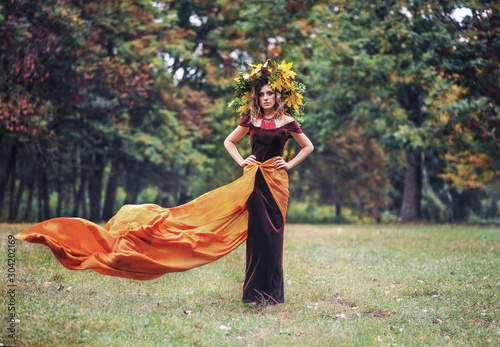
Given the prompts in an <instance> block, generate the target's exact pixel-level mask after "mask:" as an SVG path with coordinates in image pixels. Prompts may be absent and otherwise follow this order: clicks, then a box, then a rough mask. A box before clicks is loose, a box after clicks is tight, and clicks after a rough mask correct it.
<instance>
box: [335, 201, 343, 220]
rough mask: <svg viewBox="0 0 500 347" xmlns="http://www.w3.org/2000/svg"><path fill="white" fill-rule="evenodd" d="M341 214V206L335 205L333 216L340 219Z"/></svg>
mask: <svg viewBox="0 0 500 347" xmlns="http://www.w3.org/2000/svg"><path fill="white" fill-rule="evenodd" d="M341 214H342V205H341V204H340V203H339V202H337V203H335V215H336V216H337V217H340V215H341Z"/></svg>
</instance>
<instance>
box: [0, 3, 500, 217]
mask: <svg viewBox="0 0 500 347" xmlns="http://www.w3.org/2000/svg"><path fill="white" fill-rule="evenodd" d="M499 32H500V3H498V2H496V1H445V0H438V1H432V2H428V1H419V0H413V1H403V0H401V1H399V0H394V1H358V0H354V1H349V2H345V1H333V0H331V1H321V0H287V1H286V0H274V1H248V0H246V1H242V0H232V1H229V0H214V1H208V0H197V1H196V0H191V1H187V0H181V1H149V0H122V1H115V0H100V1H92V0H86V1H83V0H25V1H21V0H10V1H4V2H2V4H0V65H1V69H0V221H8V222H20V221H27V222H33V221H41V220H45V219H48V218H52V217H56V216H80V217H84V218H87V219H91V220H94V221H102V220H107V219H109V218H110V217H111V216H112V215H113V214H114V213H115V212H116V211H117V210H118V208H119V207H120V206H122V205H123V204H130V203H157V204H160V205H162V206H165V207H169V206H174V205H178V204H182V203H185V202H187V201H189V200H191V199H193V198H195V197H197V196H199V195H201V194H203V193H204V192H206V191H209V190H211V189H214V188H217V187H219V186H221V185H223V184H226V183H229V182H230V181H232V180H234V179H236V178H237V177H239V176H240V175H241V173H242V170H241V168H239V166H238V165H237V164H236V163H234V161H233V160H232V159H231V158H230V157H229V155H228V154H227V152H226V151H225V149H224V147H223V140H224V139H225V137H226V136H227V135H228V134H229V133H230V131H231V130H232V129H233V128H234V127H236V125H237V122H238V117H237V116H236V115H234V114H231V112H230V110H229V108H228V107H227V103H228V102H229V101H230V100H231V98H232V96H233V91H234V85H235V83H234V81H233V79H234V78H235V77H236V75H235V72H236V68H248V66H247V63H256V62H260V61H262V60H264V59H266V58H271V59H273V60H276V61H279V62H281V61H282V60H286V62H287V63H288V62H293V63H294V66H293V69H294V71H296V72H297V73H298V76H297V79H298V80H299V81H301V82H303V83H305V84H306V86H307V87H308V89H307V92H306V94H305V100H306V101H307V105H306V107H305V115H304V122H303V124H302V129H303V130H304V132H305V133H306V134H307V135H308V136H309V137H310V138H311V140H312V141H313V143H314V144H315V147H316V150H315V152H314V153H313V154H312V155H311V156H310V157H309V158H308V159H307V160H306V161H305V162H304V163H303V164H301V166H300V167H299V168H296V169H293V170H292V171H289V175H290V190H291V193H292V195H291V205H290V209H289V213H288V221H289V222H308V223H313V222H320V223H328V222H359V221H368V222H369V221H378V222H380V221H396V220H401V221H405V222H406V221H410V222H411V221H422V220H427V221H433V222H472V223H478V222H487V223H491V222H496V223H498V221H499V218H500V217H499V209H498V204H499V202H498V200H499V196H500V184H499V173H500V171H499V170H500V161H499V157H500V140H499V136H498V129H499V125H500V112H499V103H500V89H499V71H500V54H499V53H500V39H499ZM291 142H294V141H291ZM240 149H241V151H242V152H243V153H244V154H248V153H249V152H248V151H249V145H248V141H245V140H242V141H241V146H240ZM298 149H299V148H298V147H297V145H296V144H293V143H289V147H288V149H287V151H286V153H285V155H286V156H287V157H291V156H293V155H294V154H295V153H296V152H297V150H298Z"/></svg>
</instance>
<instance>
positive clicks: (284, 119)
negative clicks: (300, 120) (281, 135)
mask: <svg viewBox="0 0 500 347" xmlns="http://www.w3.org/2000/svg"><path fill="white" fill-rule="evenodd" d="M294 120H295V119H293V117H291V116H288V115H284V116H283V117H281V119H280V121H281V122H280V123H281V126H283V125H286V124H288V123H292V122H293V121H294Z"/></svg>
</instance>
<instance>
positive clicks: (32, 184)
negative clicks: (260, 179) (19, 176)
mask: <svg viewBox="0 0 500 347" xmlns="http://www.w3.org/2000/svg"><path fill="white" fill-rule="evenodd" d="M34 190H35V180H34V179H33V178H32V179H30V181H29V182H28V200H27V201H26V210H25V211H24V217H23V222H29V218H30V214H31V208H32V206H33V192H34Z"/></svg>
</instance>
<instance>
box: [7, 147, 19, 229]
mask: <svg viewBox="0 0 500 347" xmlns="http://www.w3.org/2000/svg"><path fill="white" fill-rule="evenodd" d="M15 152H16V156H15V157H14V160H13V162H12V167H11V171H10V173H9V176H10V181H9V217H8V218H7V222H9V223H13V222H14V219H13V218H15V217H14V209H15V206H16V180H17V177H16V174H17V172H16V166H17V165H16V161H17V160H16V159H17V146H16V150H15Z"/></svg>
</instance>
